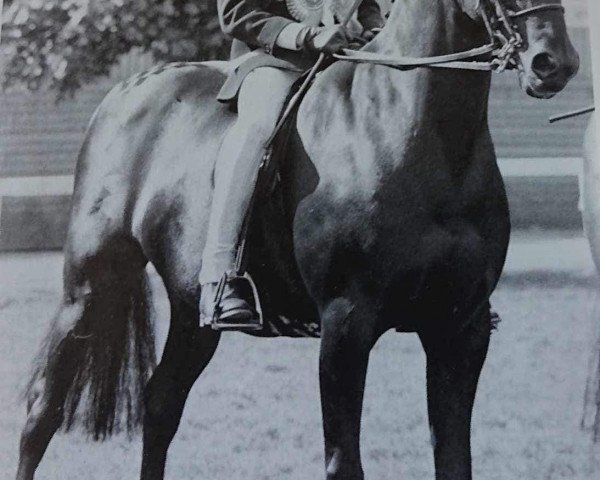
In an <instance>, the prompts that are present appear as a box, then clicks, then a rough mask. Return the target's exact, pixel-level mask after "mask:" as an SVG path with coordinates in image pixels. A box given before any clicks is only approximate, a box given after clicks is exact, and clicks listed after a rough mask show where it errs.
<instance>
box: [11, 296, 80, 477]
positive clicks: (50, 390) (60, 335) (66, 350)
mask: <svg viewBox="0 0 600 480" xmlns="http://www.w3.org/2000/svg"><path fill="white" fill-rule="evenodd" d="M82 302H83V299H79V300H77V301H75V302H65V303H63V305H62V306H61V308H60V309H59V311H58V313H57V316H56V318H55V321H54V326H55V329H54V330H53V334H54V336H55V338H57V339H60V340H59V341H58V342H59V343H58V345H56V346H55V347H54V348H55V350H56V354H55V355H54V356H53V358H54V365H47V366H45V367H44V368H45V369H46V371H47V372H48V371H52V372H53V374H52V375H48V373H45V374H43V375H39V376H36V378H34V380H33V383H32V384H31V386H30V388H29V398H28V400H27V401H28V405H27V410H28V415H27V422H26V424H25V427H24V428H23V432H22V434H21V444H20V453H19V455H20V456H19V467H18V472H17V480H31V479H33V475H34V473H35V469H36V468H37V466H38V465H39V463H40V461H41V460H42V456H43V455H44V452H45V451H46V448H47V447H48V444H49V443H50V440H51V439H52V437H53V435H54V433H55V432H56V430H58V428H59V427H60V426H61V424H62V422H63V413H64V412H63V405H64V401H65V396H66V395H67V392H68V390H69V387H70V385H71V381H72V378H73V376H74V375H75V372H76V370H77V366H78V361H79V359H80V358H81V348H82V340H80V339H77V338H76V337H75V336H73V335H70V332H71V331H72V328H73V326H74V325H76V324H77V322H78V321H79V320H80V319H81V316H82V314H83V310H84V308H83V304H82ZM50 341H52V339H50ZM49 382H52V385H49Z"/></svg>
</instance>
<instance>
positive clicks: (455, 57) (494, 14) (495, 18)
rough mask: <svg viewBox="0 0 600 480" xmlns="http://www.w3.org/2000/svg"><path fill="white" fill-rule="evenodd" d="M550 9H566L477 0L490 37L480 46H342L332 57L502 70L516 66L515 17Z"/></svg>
mask: <svg viewBox="0 0 600 480" xmlns="http://www.w3.org/2000/svg"><path fill="white" fill-rule="evenodd" d="M552 10H558V11H560V12H561V13H562V14H564V12H565V8H564V7H563V6H562V5H561V4H559V3H542V4H540V5H535V6H533V7H529V8H524V9H522V10H516V11H514V10H511V9H509V8H507V7H506V6H505V5H504V2H503V0H479V2H478V4H477V11H478V12H479V14H480V15H481V18H482V19H483V23H484V25H485V28H486V30H487V32H488V35H489V39H490V41H489V43H487V44H486V45H483V46H481V47H477V48H474V49H471V50H466V51H463V52H457V53H451V54H447V55H439V56H435V57H420V58H415V57H399V56H393V55H382V54H378V53H374V52H364V51H360V50H358V51H357V50H344V53H343V54H336V55H334V57H335V58H337V59H340V60H346V61H350V62H357V63H372V64H376V65H385V66H388V67H392V68H397V69H400V70H407V69H412V68H417V67H432V68H434V67H437V68H454V69H461V70H480V71H496V72H502V71H504V70H507V69H512V68H519V61H518V57H517V53H518V52H519V50H520V49H522V48H523V37H522V35H521V33H520V31H519V27H518V25H516V23H515V20H517V19H523V18H527V17H529V16H531V15H533V14H536V13H539V12H544V11H552ZM484 55H489V57H490V59H489V60H487V61H481V60H479V61H478V60H474V59H477V58H480V57H482V56H484Z"/></svg>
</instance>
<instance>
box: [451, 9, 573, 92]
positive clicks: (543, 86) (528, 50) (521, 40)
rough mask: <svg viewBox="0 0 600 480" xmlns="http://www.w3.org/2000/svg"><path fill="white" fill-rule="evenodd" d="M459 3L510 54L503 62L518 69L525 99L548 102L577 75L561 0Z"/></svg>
mask: <svg viewBox="0 0 600 480" xmlns="http://www.w3.org/2000/svg"><path fill="white" fill-rule="evenodd" d="M461 1H462V3H463V7H464V8H465V10H466V11H469V12H471V13H474V14H475V15H477V17H478V18H480V19H481V20H482V21H483V22H484V24H486V26H487V27H488V30H489V31H490V33H491V34H493V36H494V38H495V39H496V41H497V42H499V44H504V46H505V48H506V49H507V50H510V51H509V52H508V53H509V55H508V56H506V57H505V58H507V59H508V58H510V64H512V65H513V66H516V68H517V69H518V71H519V80H520V83H521V87H522V88H523V90H524V91H525V92H527V94H528V95H531V96H532V97H537V98H550V97H552V96H554V95H555V94H556V93H558V92H560V91H561V90H562V89H563V88H564V87H565V85H566V84H567V83H568V82H569V80H570V79H571V78H572V77H573V76H574V75H575V74H576V73H577V70H578V69H579V55H578V54H577V52H576V51H575V48H574V47H573V44H572V43H571V40H570V39H569V35H568V33H567V27H566V25H565V18H564V8H563V6H562V4H561V0H461ZM501 60H502V58H501ZM510 64H509V66H510Z"/></svg>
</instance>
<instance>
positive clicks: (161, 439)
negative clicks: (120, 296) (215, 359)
mask: <svg viewBox="0 0 600 480" xmlns="http://www.w3.org/2000/svg"><path fill="white" fill-rule="evenodd" d="M218 342H219V333H218V332H215V331H214V330H211V329H207V328H202V329H200V328H198V308H197V307H195V306H194V307H191V306H189V305H187V304H185V303H183V302H181V301H178V300H173V299H171V326H170V328H169V335H168V338H167V343H166V345H165V349H164V352H163V355H162V359H161V361H160V363H159V365H158V367H157V368H156V371H155V372H154V374H153V375H152V378H151V379H150V382H149V383H148V385H147V387H146V391H145V393H144V400H145V412H146V413H145V418H144V448H143V456H142V470H141V478H142V480H155V479H157V480H158V479H162V478H163V476H164V470H165V464H166V460H167V450H168V448H169V445H170V443H171V441H172V440H173V437H174V436H175V433H176V431H177V428H178V427H179V422H180V420H181V415H182V413H183V407H184V405H185V401H186V399H187V396H188V394H189V391H190V389H191V388H192V385H193V384H194V382H195V381H196V379H197V378H198V376H199V375H200V374H201V373H202V371H203V370H204V368H205V367H206V366H207V365H208V362H209V361H210V359H211V358H212V356H213V354H214V352H215V350H216V348H217V344H218Z"/></svg>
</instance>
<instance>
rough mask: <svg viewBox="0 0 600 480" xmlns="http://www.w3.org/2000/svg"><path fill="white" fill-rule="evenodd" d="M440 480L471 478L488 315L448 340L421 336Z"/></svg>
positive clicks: (438, 336) (465, 479)
mask: <svg viewBox="0 0 600 480" xmlns="http://www.w3.org/2000/svg"><path fill="white" fill-rule="evenodd" d="M420 337H421V341H422V343H423V346H424V348H425V352H426V354H427V400H428V407H429V425H430V429H431V441H432V444H433V449H434V457H435V471H436V479H437V480H470V479H471V413H472V409H473V403H474V400H475V392H476V390H477V382H478V380H479V374H480V372H481V368H482V366H483V362H484V360H485V356H486V354H487V349H488V344H489V338H490V319H489V312H487V311H486V312H485V313H483V314H480V315H478V317H477V318H475V319H473V321H472V323H471V324H470V325H469V327H468V328H467V329H466V330H464V331H462V332H460V333H457V334H456V335H455V336H451V337H450V338H449V337H448V336H446V335H444V334H441V333H440V332H436V331H433V332H429V333H421V334H420Z"/></svg>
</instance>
